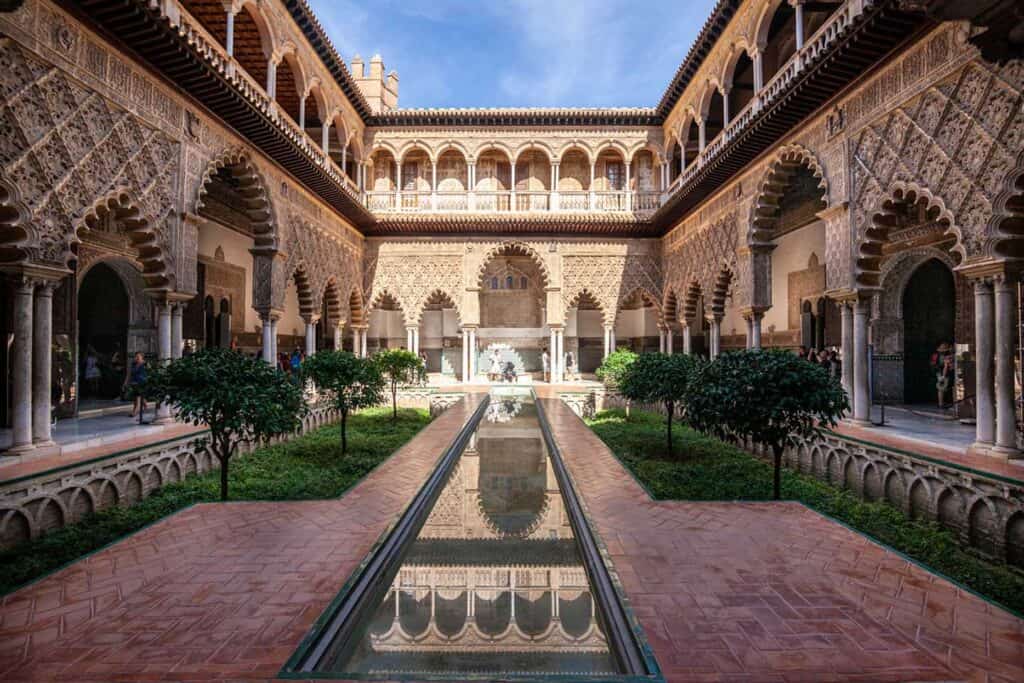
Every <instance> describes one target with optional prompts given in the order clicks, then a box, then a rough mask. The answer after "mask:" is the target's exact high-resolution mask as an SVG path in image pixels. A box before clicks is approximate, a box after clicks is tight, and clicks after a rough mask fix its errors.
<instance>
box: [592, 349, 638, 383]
mask: <svg viewBox="0 0 1024 683" xmlns="http://www.w3.org/2000/svg"><path fill="white" fill-rule="evenodd" d="M636 359H637V355H636V354H635V353H633V352H632V351H630V350H629V349H618V350H617V351H615V352H614V353H609V354H608V355H607V356H606V357H605V359H604V360H603V361H602V362H601V365H600V366H599V367H598V368H597V378H598V379H599V380H601V381H602V382H604V385H605V386H606V387H617V386H619V383H620V382H622V377H623V376H624V375H625V374H626V370H628V369H629V366H630V365H632V364H633V363H634V362H635V361H636Z"/></svg>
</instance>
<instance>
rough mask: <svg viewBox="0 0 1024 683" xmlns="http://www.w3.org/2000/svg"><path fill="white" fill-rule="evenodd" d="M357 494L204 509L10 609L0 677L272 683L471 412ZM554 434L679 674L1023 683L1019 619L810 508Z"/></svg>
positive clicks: (761, 682) (432, 433) (48, 583)
mask: <svg viewBox="0 0 1024 683" xmlns="http://www.w3.org/2000/svg"><path fill="white" fill-rule="evenodd" d="M475 403H476V399H475V398H472V399H471V401H470V405H466V404H465V403H461V404H459V405H457V406H455V407H453V408H451V409H449V410H448V411H447V412H446V413H444V414H443V415H441V416H440V417H438V418H437V419H436V420H435V421H434V422H433V423H432V424H431V425H429V426H428V427H427V428H425V429H424V430H423V432H421V433H420V435H419V436H418V437H417V438H416V439H414V440H413V441H412V442H410V443H409V444H408V445H407V446H406V447H405V448H403V449H402V450H401V451H399V452H398V453H397V454H396V455H395V456H394V457H393V458H391V459H390V460H388V461H387V462H385V463H384V464H382V465H381V466H380V467H379V468H378V469H377V470H376V471H375V472H373V473H372V474H371V475H370V476H369V477H368V478H367V479H366V480H364V481H363V482H362V483H361V484H360V485H358V486H357V487H356V488H354V489H353V490H352V491H351V492H349V493H348V494H347V495H346V496H345V497H344V498H341V499H339V500H333V501H319V502H302V503H228V504H210V505H202V506H197V507H194V508H191V509H189V510H186V511H184V512H181V513H179V514H177V515H174V516H172V517H170V518H169V519H167V520H165V521H163V522H161V523H159V524H157V525H155V526H153V527H151V528H149V529H147V530H145V531H142V532H140V533H138V534H136V535H134V536H132V537H131V538H129V539H127V540H125V541H122V542H121V543H118V544H117V545H115V546H113V547H111V548H109V549H107V550H104V551H102V552H100V553H98V554H96V555H95V556H93V557H91V558H89V559H86V560H83V561H81V562H78V563H76V564H75V565H73V566H71V567H69V568H68V569H65V570H63V571H62V572H59V573H58V574H55V575H53V576H51V577H49V578H47V579H44V580H43V581H41V582H39V583H37V584H35V585H33V586H29V587H27V588H25V589H23V590H21V591H18V592H16V593H14V594H12V595H10V596H7V597H6V598H4V599H3V600H2V601H0V680H3V681H27V680H62V681H150V680H153V681H156V680H160V681H227V680H244V681H259V680H268V679H271V678H273V677H274V676H275V675H276V673H277V672H278V670H279V669H280V667H281V666H282V665H283V663H284V662H285V661H286V660H287V659H288V657H289V656H291V654H292V653H293V651H294V650H295V648H296V647H297V645H298V642H299V641H300V640H301V638H302V637H303V636H304V635H305V634H306V633H307V632H308V631H309V629H310V627H311V625H312V623H313V621H314V620H315V619H316V618H317V617H318V616H319V615H320V613H321V612H322V611H323V609H324V608H325V607H326V605H327V603H328V602H329V601H330V600H331V599H332V598H333V597H334V595H335V594H336V593H337V591H338V589H339V588H340V586H341V585H342V583H344V581H345V580H346V579H347V578H348V576H349V574H350V573H351V572H352V571H353V570H354V569H355V567H356V566H357V564H358V563H359V561H360V560H362V558H363V557H364V556H365V554H366V553H367V552H368V551H369V549H370V547H371V546H372V544H373V543H374V541H375V540H376V539H377V538H378V537H379V535H380V534H381V533H382V532H383V531H384V530H385V529H386V528H387V526H388V524H389V523H391V522H392V521H393V520H394V519H395V517H396V515H398V514H399V513H400V512H401V510H402V509H403V508H404V506H405V505H406V503H407V502H408V500H409V499H410V498H411V497H412V495H413V493H414V492H415V491H416V490H417V489H418V488H419V486H420V485H421V484H422V482H423V480H424V479H425V477H426V476H427V473H428V472H429V470H430V468H431V466H432V465H433V463H434V462H435V461H436V459H437V457H438V456H439V455H440V453H441V451H442V450H443V449H444V447H445V446H447V444H448V443H449V442H450V440H451V438H452V436H453V434H454V431H455V430H456V429H457V428H458V425H460V424H461V423H462V422H463V420H464V419H465V418H466V416H467V414H468V412H469V411H470V410H471V409H472V407H473V406H474V405H475ZM544 406H545V409H546V410H547V412H548V415H549V416H550V417H551V421H552V425H553V427H554V429H555V432H556V437H557V438H558V440H559V443H560V444H561V445H562V448H563V452H564V455H565V459H566V462H567V464H568V465H569V468H570V470H571V471H572V473H573V476H574V477H575V478H576V481H577V484H578V486H579V487H580V489H581V492H582V494H583V496H584V499H585V502H586V503H587V505H588V507H589V510H590V512H591V514H592V516H593V518H594V520H595V523H596V526H597V530H598V532H599V534H600V535H601V537H602V538H603V539H604V540H605V541H606V542H607V544H608V548H609V551H610V553H611V555H612V559H613V562H614V568H615V570H616V571H617V573H618V575H619V576H620V578H621V580H622V582H623V585H624V586H625V588H626V592H627V594H628V596H629V599H630V601H631V604H632V605H633V608H634V610H635V612H636V614H637V615H638V617H639V619H640V621H641V623H642V625H643V627H644V630H645V632H646V634H647V637H648V640H649V641H650V643H651V645H652V646H653V648H654V651H655V655H656V656H657V658H658V662H659V664H660V665H661V667H662V669H663V671H664V672H665V674H666V677H667V678H668V679H669V680H672V681H705V680H706V681H728V680H736V681H749V682H752V683H771V682H773V681H896V680H899V681H906V680H971V681H978V682H984V681H992V682H995V681H1001V682H1006V681H1022V680H1024V623H1022V622H1021V621H1020V620H1017V619H1015V618H1013V617H1010V616H1009V615H1007V614H1005V613H1003V612H1001V611H999V610H996V609H994V608H991V607H989V606H988V605H987V604H986V603H984V602H983V601H981V600H979V599H977V598H975V597H973V596H971V595H968V594H964V593H962V592H960V591H958V590H957V589H956V588H955V587H953V586H951V585H950V584H949V583H947V582H945V581H943V580H940V579H937V578H936V577H934V576H932V575H931V574H929V573H928V572H926V571H924V570H922V569H919V568H917V567H916V566H914V565H911V564H909V563H907V562H906V561H904V560H901V559H900V558H898V557H896V556H894V555H892V554H891V553H888V552H886V551H884V550H883V549H881V548H879V547H878V546H876V545H874V544H872V543H870V542H868V541H866V540H865V539H864V538H863V537H861V536H859V535H857V534H855V533H853V532H850V531H848V530H846V529H845V528H843V527H842V526H840V525H838V524H835V523H833V522H830V521H828V520H826V519H825V518H823V517H821V516H820V515H817V514H815V513H813V512H811V511H809V510H807V509H806V508H803V507H802V506H799V505H795V504H785V503H783V504H725V503H723V504H706V503H656V502H654V501H651V500H650V499H649V498H648V497H647V495H646V493H645V492H644V491H643V489H642V488H640V486H639V485H637V484H636V483H635V482H633V481H632V479H631V478H630V477H629V475H628V474H627V473H626V472H624V471H623V469H622V467H621V466H620V465H619V464H618V462H617V461H616V460H615V459H614V458H613V457H612V456H611V454H610V453H609V452H608V450H607V449H606V448H605V447H604V445H603V444H602V443H601V442H600V440H598V439H597V437H596V436H594V435H593V433H591V432H590V430H589V429H587V428H586V426H585V425H584V424H583V423H582V422H581V421H580V420H579V419H578V418H577V417H576V416H575V415H574V414H573V413H572V412H571V411H570V410H569V409H568V408H567V407H566V406H565V405H564V404H562V403H561V402H560V401H553V400H545V401H544Z"/></svg>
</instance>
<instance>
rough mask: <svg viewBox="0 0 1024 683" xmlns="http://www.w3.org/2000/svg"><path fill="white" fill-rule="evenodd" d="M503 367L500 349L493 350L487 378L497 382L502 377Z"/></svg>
mask: <svg viewBox="0 0 1024 683" xmlns="http://www.w3.org/2000/svg"><path fill="white" fill-rule="evenodd" d="M501 375H502V367H501V354H500V353H498V349H492V350H491V367H490V368H489V369H488V371H487V380H488V381H489V382H496V381H498V380H499V379H501Z"/></svg>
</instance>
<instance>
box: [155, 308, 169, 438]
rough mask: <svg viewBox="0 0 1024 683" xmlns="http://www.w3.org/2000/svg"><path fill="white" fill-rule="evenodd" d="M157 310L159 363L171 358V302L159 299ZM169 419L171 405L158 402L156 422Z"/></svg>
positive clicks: (159, 422) (163, 421) (164, 421)
mask: <svg viewBox="0 0 1024 683" xmlns="http://www.w3.org/2000/svg"><path fill="white" fill-rule="evenodd" d="M156 310H157V357H158V358H159V360H160V363H161V365H162V364H163V363H166V362H167V361H169V360H170V359H171V304H169V303H167V302H166V301H161V302H159V303H158V304H157V306H156ZM170 421H171V406H170V404H168V403H158V404H157V406H156V424H161V423H166V422H170Z"/></svg>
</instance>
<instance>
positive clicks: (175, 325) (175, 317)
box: [171, 303, 185, 358]
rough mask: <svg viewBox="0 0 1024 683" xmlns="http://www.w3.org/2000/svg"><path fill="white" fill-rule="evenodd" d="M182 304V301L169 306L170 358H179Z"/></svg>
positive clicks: (181, 342) (182, 314)
mask: <svg viewBox="0 0 1024 683" xmlns="http://www.w3.org/2000/svg"><path fill="white" fill-rule="evenodd" d="M184 306H185V304H183V303H177V304H173V305H172V306H171V358H181V352H182V345H183V344H184V340H183V332H182V318H183V316H184V310H183V307H184Z"/></svg>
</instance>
